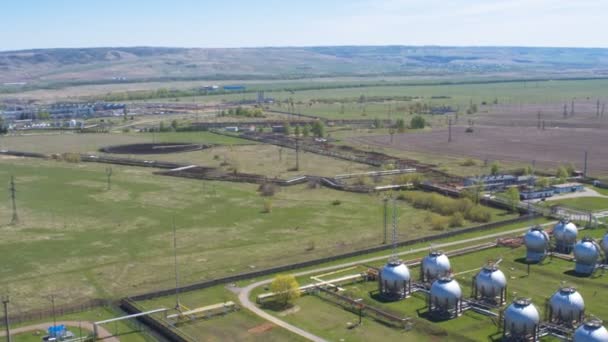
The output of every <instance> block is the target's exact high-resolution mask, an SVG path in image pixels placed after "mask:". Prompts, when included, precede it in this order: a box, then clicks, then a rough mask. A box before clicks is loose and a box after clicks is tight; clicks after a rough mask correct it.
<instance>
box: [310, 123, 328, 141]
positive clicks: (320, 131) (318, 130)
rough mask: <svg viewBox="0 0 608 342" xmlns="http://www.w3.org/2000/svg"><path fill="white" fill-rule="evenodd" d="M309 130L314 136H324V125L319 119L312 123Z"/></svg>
mask: <svg viewBox="0 0 608 342" xmlns="http://www.w3.org/2000/svg"><path fill="white" fill-rule="evenodd" d="M310 131H311V132H312V134H314V136H316V137H319V138H322V137H324V136H325V125H324V124H323V122H322V121H321V120H317V121H315V122H314V123H313V124H312V128H311V129H310Z"/></svg>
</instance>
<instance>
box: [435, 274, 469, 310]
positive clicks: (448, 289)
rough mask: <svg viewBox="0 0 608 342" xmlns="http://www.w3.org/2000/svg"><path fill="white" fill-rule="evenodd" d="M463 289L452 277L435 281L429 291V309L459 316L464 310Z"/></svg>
mask: <svg viewBox="0 0 608 342" xmlns="http://www.w3.org/2000/svg"><path fill="white" fill-rule="evenodd" d="M461 303H462V289H461V288H460V285H459V284H458V282H457V281H456V280H454V279H453V278H452V277H441V278H439V279H437V280H435V281H434V282H433V285H432V286H431V290H430V292H429V309H430V311H432V312H439V313H441V314H443V315H445V314H447V315H449V316H457V315H458V314H459V313H460V312H461V311H462V306H461Z"/></svg>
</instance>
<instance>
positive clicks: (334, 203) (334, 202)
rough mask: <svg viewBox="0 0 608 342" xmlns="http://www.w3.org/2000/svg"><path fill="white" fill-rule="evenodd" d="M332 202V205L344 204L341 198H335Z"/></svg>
mask: <svg viewBox="0 0 608 342" xmlns="http://www.w3.org/2000/svg"><path fill="white" fill-rule="evenodd" d="M331 204H332V205H340V204H342V201H340V200H333V201H332V202H331Z"/></svg>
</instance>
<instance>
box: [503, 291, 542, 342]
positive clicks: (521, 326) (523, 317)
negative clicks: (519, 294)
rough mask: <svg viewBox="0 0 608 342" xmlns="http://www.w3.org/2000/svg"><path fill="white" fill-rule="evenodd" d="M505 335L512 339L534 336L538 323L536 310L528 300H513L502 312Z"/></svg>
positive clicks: (538, 317)
mask: <svg viewBox="0 0 608 342" xmlns="http://www.w3.org/2000/svg"><path fill="white" fill-rule="evenodd" d="M504 320H505V321H504V329H505V333H506V334H507V335H508V336H510V337H512V338H522V339H523V338H524V337H526V336H532V335H535V334H536V332H537V329H538V324H539V322H540V314H539V313H538V309H536V307H535V306H534V304H532V301H531V300H530V299H524V298H519V299H515V300H514V301H513V303H511V305H509V307H507V309H506V310H505V312H504Z"/></svg>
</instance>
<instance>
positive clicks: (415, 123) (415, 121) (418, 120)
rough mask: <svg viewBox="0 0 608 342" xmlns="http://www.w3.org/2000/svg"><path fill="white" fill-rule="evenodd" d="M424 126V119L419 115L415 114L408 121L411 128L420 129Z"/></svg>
mask: <svg viewBox="0 0 608 342" xmlns="http://www.w3.org/2000/svg"><path fill="white" fill-rule="evenodd" d="M424 126H426V120H424V118H423V117H422V116H420V115H416V116H414V117H413V118H412V120H411V121H410V128H412V129H421V128H424Z"/></svg>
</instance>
